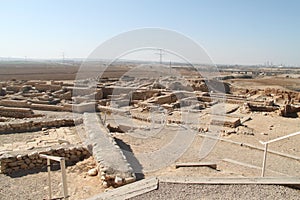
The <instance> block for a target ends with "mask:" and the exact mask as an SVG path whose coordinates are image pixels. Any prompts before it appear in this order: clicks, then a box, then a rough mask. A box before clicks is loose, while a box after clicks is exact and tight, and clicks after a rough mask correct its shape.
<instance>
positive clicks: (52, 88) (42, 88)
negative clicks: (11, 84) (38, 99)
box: [35, 84, 62, 92]
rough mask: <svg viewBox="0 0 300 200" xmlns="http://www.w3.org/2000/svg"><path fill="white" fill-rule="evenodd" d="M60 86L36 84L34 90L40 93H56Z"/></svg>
mask: <svg viewBox="0 0 300 200" xmlns="http://www.w3.org/2000/svg"><path fill="white" fill-rule="evenodd" d="M61 88H62V86H60V85H48V84H36V85H35V89H36V90H38V91H40V92H46V91H51V92H54V91H57V90H60V89H61Z"/></svg>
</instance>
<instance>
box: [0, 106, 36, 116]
mask: <svg viewBox="0 0 300 200" xmlns="http://www.w3.org/2000/svg"><path fill="white" fill-rule="evenodd" d="M0 116H1V117H13V118H30V117H38V116H39V115H35V114H34V113H33V111H32V110H31V109H29V108H9V107H3V106H0Z"/></svg>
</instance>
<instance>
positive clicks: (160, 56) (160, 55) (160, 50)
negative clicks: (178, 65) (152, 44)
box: [155, 48, 165, 64]
mask: <svg viewBox="0 0 300 200" xmlns="http://www.w3.org/2000/svg"><path fill="white" fill-rule="evenodd" d="M158 50H159V52H158V53H155V54H158V55H159V64H162V56H163V55H164V54H165V53H164V52H163V49H160V48H159V49H158Z"/></svg>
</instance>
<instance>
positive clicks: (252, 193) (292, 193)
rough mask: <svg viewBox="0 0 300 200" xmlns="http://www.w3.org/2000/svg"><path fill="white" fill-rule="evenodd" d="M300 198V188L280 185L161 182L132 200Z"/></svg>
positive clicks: (295, 199) (273, 199)
mask: <svg viewBox="0 0 300 200" xmlns="http://www.w3.org/2000/svg"><path fill="white" fill-rule="evenodd" d="M145 199H151V200H156V199H157V200H161V199H168V200H169V199H176V200H181V199H188V200H193V199H195V200H196V199H197V200H198V199H222V200H223V199H247V200H251V199H255V200H256V199H264V200H265V199H270V200H277V199H290V200H298V199H300V190H299V189H293V188H289V187H285V186H279V185H196V184H178V183H159V189H158V190H154V191H151V192H149V193H146V194H143V195H140V196H137V197H134V198H131V199H130V200H145Z"/></svg>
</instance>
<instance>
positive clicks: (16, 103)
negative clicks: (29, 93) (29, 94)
mask: <svg viewBox="0 0 300 200" xmlns="http://www.w3.org/2000/svg"><path fill="white" fill-rule="evenodd" d="M0 106H6V107H19V108H29V107H30V103H29V102H28V101H27V100H8V99H3V100H1V101H0Z"/></svg>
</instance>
